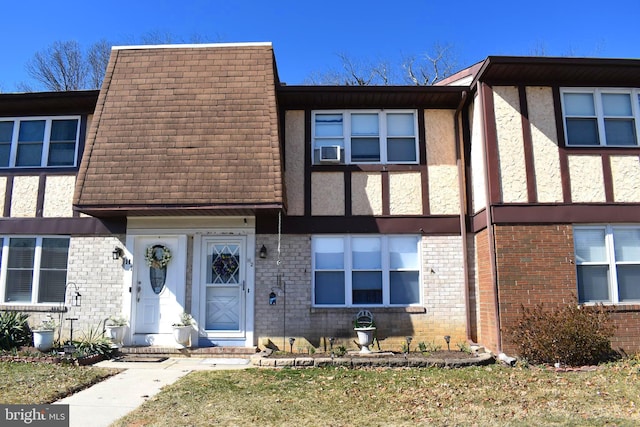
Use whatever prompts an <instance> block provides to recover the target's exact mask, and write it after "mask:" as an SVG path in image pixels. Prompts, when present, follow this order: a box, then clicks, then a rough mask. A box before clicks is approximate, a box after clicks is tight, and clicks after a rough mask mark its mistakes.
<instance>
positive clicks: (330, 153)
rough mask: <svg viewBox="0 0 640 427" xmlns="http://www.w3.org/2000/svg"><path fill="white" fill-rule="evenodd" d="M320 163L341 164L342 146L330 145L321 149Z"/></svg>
mask: <svg viewBox="0 0 640 427" xmlns="http://www.w3.org/2000/svg"><path fill="white" fill-rule="evenodd" d="M320 161H321V162H326V163H340V146H339V145H328V146H325V147H320Z"/></svg>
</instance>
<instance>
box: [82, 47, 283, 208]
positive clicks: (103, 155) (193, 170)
mask: <svg viewBox="0 0 640 427" xmlns="http://www.w3.org/2000/svg"><path fill="white" fill-rule="evenodd" d="M274 67H275V65H274V59H273V50H272V47H271V45H240V46H208V47H182V48H181V47H179V46H172V47H162V48H140V49H120V50H118V49H115V50H113V51H112V55H111V60H110V62H109V66H108V68H107V73H106V77H105V82H104V84H103V87H102V90H101V91H100V95H99V98H98V104H97V107H96V113H95V116H94V120H93V122H92V124H91V128H90V131H89V134H88V137H87V145H86V149H85V154H84V158H83V159H82V164H81V167H80V171H79V174H78V182H77V185H76V193H75V198H74V204H75V205H76V207H77V208H79V209H80V210H81V211H82V210H84V211H87V212H90V211H91V210H92V209H94V208H98V209H105V208H106V209H114V210H118V209H120V210H127V209H131V208H132V207H145V208H150V207H156V208H159V209H162V208H168V207H169V206H173V207H175V206H184V207H214V208H215V207H216V206H219V207H223V206H227V207H228V206H241V205H268V204H271V205H281V204H282V184H281V164H280V152H279V143H278V141H279V138H278V118H277V106H276V94H275V84H276V81H275V79H276V76H275V71H274V70H275V68H274Z"/></svg>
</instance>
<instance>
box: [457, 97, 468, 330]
mask: <svg viewBox="0 0 640 427" xmlns="http://www.w3.org/2000/svg"><path fill="white" fill-rule="evenodd" d="M467 95H468V92H466V91H465V92H462V97H461V99H460V103H459V104H458V107H457V108H456V112H455V114H454V115H453V126H454V137H455V143H456V163H457V166H458V197H459V203H460V239H461V240H462V270H463V271H462V272H463V274H464V308H465V312H466V319H467V323H466V326H465V328H466V335H467V341H469V342H471V341H472V339H471V304H470V302H469V301H470V297H469V248H468V247H467V187H466V174H465V171H466V163H465V160H464V152H465V151H464V140H463V138H462V137H461V135H460V134H461V131H460V113H461V112H462V108H463V107H464V105H465V103H466V102H467Z"/></svg>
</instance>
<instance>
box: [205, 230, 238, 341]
mask: <svg viewBox="0 0 640 427" xmlns="http://www.w3.org/2000/svg"><path fill="white" fill-rule="evenodd" d="M202 246H203V252H204V253H203V254H202V259H203V260H204V263H203V264H204V265H203V267H202V268H203V271H202V276H201V277H202V278H203V279H204V282H205V283H204V284H203V286H202V291H203V294H202V297H201V299H200V301H201V307H200V313H201V316H202V319H201V323H200V325H201V327H204V330H205V331H206V333H207V335H208V336H209V337H212V338H215V337H219V338H223V337H228V338H242V337H244V336H245V322H246V295H247V292H246V290H247V284H246V277H245V276H246V265H245V264H246V258H247V257H246V237H242V236H239V237H236V236H224V237H204V238H203V240H202Z"/></svg>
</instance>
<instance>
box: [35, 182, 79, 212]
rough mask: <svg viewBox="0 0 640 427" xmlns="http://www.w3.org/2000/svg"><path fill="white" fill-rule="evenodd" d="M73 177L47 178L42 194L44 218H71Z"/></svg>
mask: <svg viewBox="0 0 640 427" xmlns="http://www.w3.org/2000/svg"><path fill="white" fill-rule="evenodd" d="M75 183H76V177H75V176H48V177H47V182H46V186H45V193H44V207H43V212H42V216H44V217H71V216H73V206H72V203H73V189H74V187H75Z"/></svg>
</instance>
